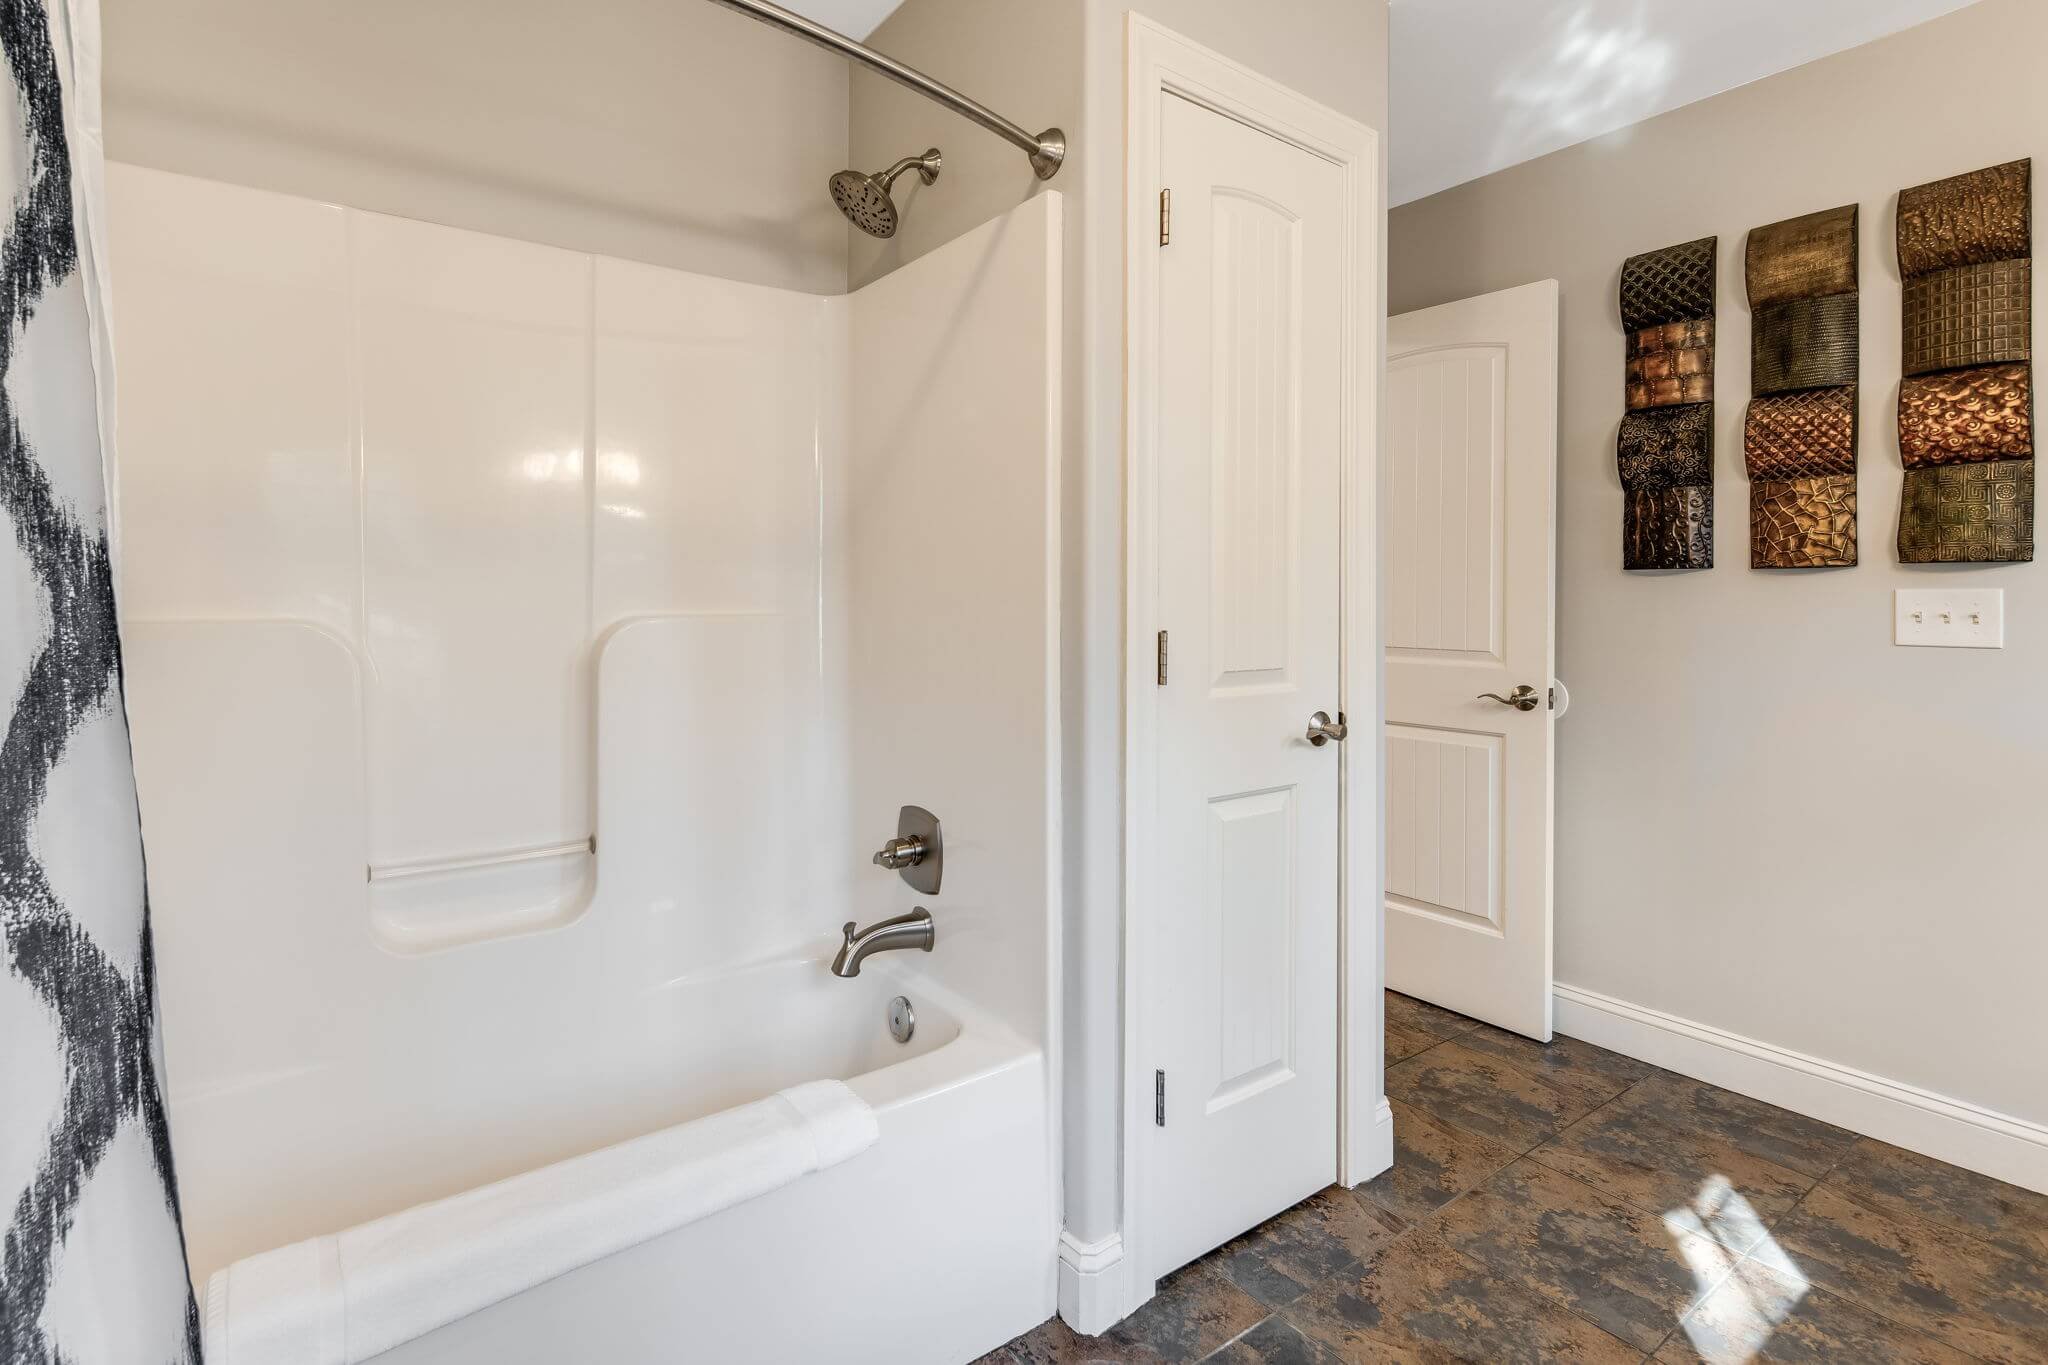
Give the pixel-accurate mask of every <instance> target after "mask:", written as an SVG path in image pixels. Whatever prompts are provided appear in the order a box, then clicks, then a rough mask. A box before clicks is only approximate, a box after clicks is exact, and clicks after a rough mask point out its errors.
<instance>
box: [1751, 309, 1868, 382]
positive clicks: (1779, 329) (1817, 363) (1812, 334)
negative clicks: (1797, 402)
mask: <svg viewBox="0 0 2048 1365" xmlns="http://www.w3.org/2000/svg"><path fill="white" fill-rule="evenodd" d="M1859 311H1860V310H1859V309H1858V307H1857V297H1856V295H1854V294H1833V295H1830V296H1829V297H1827V298H1824V299H1793V300H1792V301H1790V302H1788V303H1774V304H1771V305H1769V306H1768V307H1764V308H1759V309H1757V310H1755V312H1753V313H1752V314H1751V315H1750V343H1749V344H1750V351H1749V389H1750V392H1751V393H1785V392H1787V391H1788V390H1791V389H1822V388H1830V387H1833V386H1835V385H1838V384H1854V383H1855V382H1856V369H1857V359H1856V353H1857V324H1858V316H1857V315H1858V312H1859Z"/></svg>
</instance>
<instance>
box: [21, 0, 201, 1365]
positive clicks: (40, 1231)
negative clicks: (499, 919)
mask: <svg viewBox="0 0 2048 1365" xmlns="http://www.w3.org/2000/svg"><path fill="white" fill-rule="evenodd" d="M98 30H99V19H98V13H97V8H96V2H95V0H0V47H4V49H5V57H6V68H7V71H6V82H5V83H6V85H7V87H8V91H9V93H11V94H12V96H13V98H12V99H11V100H0V186H4V187H5V193H6V194H7V196H8V205H7V213H6V216H5V218H4V219H0V311H4V316H0V526H4V528H5V530H6V532H7V534H5V535H4V536H0V717H4V718H5V726H6V728H5V732H4V734H0V1200H4V1201H5V1203H4V1204H0V1227H4V1233H0V1363H4V1365H55V1363H56V1362H58V1361H63V1362H66V1365H97V1362H107V1363H108V1365H116V1363H117V1362H118V1363H119V1365H128V1363H129V1362H134V1365H144V1363H145V1362H146V1363H147V1365H160V1363H161V1362H196V1361H197V1360H198V1359H199V1321H198V1311H197V1306H196V1305H195V1303H194V1301H193V1297H192V1290H191V1284H190V1281H189V1279H188V1278H187V1273H186V1267H185V1249H184V1238H183V1234H182V1233H181V1232H180V1230H179V1223H178V1194H177V1184H176V1181H175V1180H174V1179H173V1178H172V1170H171V1149H170V1130H169V1126H168V1124H167V1122H166V1119H165V1114H164V1101H163V1079H162V1048H161V1044H160V1042H159V1040H158V1037H157V1021H156V988H155V976H154V964H153V962H152V956H151V948H150V937H149V912H148V905H147V902H146V899H145V895H144V890H143V869H142V835H141V829H140V826H139V823H138V818H137V814H136V805H135V775H134V771H133V769H132V767H131V766H130V763H129V752H128V724H127V717H126V713H125V711H124V709H123V702H122V693H121V646H120V640H119V637H118V635H117V634H116V630H115V618H114V575H113V566H112V559H111V547H110V543H109V536H108V516H107V497H106V491H105V490H106V487H107V479H106V467H107V458H106V450H105V441H104V437H105V434H106V433H108V432H110V431H111V430H112V427H111V424H110V422H109V421H108V420H107V418H108V416H109V414H110V413H111V411H112V405H111V403H110V401H109V389H110V385H109V382H108V381H109V379H110V370H109V366H108V361H109V359H110V349H111V348H110V346H109V344H108V330H107V314H106V292H105V280H106V277H105V271H104V263H105V259H106V254H105V251H104V249H103V244H104V240H105V236H104V222H103V214H104V198H103V196H102V195H101V193H100V186H101V178H102V177H101V170H102V165H103V157H102V155H101V148H100V137H99V89H98V87H99V31H98Z"/></svg>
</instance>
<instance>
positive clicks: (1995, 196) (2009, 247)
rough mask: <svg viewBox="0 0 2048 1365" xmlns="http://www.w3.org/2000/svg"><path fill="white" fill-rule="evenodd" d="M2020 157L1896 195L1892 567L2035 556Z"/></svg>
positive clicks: (2027, 190)
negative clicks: (1895, 552) (1898, 476)
mask: <svg viewBox="0 0 2048 1365" xmlns="http://www.w3.org/2000/svg"><path fill="white" fill-rule="evenodd" d="M2033 180H2034V164H2033V162H2032V161H2013V162H2008V163H2007V164H2005V165H2003V166H1993V167H1990V168H1989V169H1987V170H1982V171H1972V172H1970V173H1969V174H1967V175H1959V176H1955V177H1953V178H1951V179H1948V180H1938V181H1936V182H1934V183H1933V184H1931V185H1921V186H1918V187H1916V188H1914V189H1910V190H1906V191H1904V192H1903V193H1901V194H1900V195H1899V227H1898V249H1899V274H1900V275H1901V277H1903V280H1904V313H1903V317H1902V319H1901V322H1902V324H1903V334H1902V336H1901V342H1902V348H1901V354H1902V365H1903V368H1904V370H1905V382H1904V383H1903V384H1901V385H1900V387H1899V458H1900V460H1901V461H1902V462H1903V463H1904V464H1905V466H1906V484H1905V490H1904V494H1903V496H1902V497H1901V498H1900V501H1899V559H1900V560H1901V561H1902V562H1904V563H1907V564H1962V563H1983V562H1994V561H2020V562H2025V561H2031V560H2032V559H2033V557H2034V461H2033V454H2034V378H2033V368H2032V361H2033V324H2034V318H2033V253H2034V241H2033Z"/></svg>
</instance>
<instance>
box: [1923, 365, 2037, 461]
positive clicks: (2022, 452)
mask: <svg viewBox="0 0 2048 1365" xmlns="http://www.w3.org/2000/svg"><path fill="white" fill-rule="evenodd" d="M2033 455H2034V381H2033V372H2032V370H2031V369H2030V368H2029V367H2028V366H2026V365H1985V366H1980V367H1979V368H1977V369H1974V370H1946V371H1943V372H1942V373H1940V374H1928V375H1916V376H1915V377H1913V378H1911V379H1908V380H1907V381H1906V382H1905V383H1903V384H1901V385H1900V386H1899V458H1900V459H1902V460H1904V461H1905V463H1906V468H1908V469H1918V468H1919V467H1920V466H1922V465H1930V464H1960V463H1965V462H1967V461H1971V460H2027V459H2032V458H2033Z"/></svg>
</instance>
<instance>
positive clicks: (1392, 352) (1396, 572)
mask: <svg viewBox="0 0 2048 1365" xmlns="http://www.w3.org/2000/svg"><path fill="white" fill-rule="evenodd" d="M1387 355H1388V362H1387V445H1386V451H1387V460H1388V463H1389V465H1390V466H1391V475H1392V490H1391V493H1390V494H1389V501H1388V503H1387V508H1386V516H1385V525H1386V547H1387V549H1386V554H1387V563H1386V578H1387V617H1386V622H1387V625H1386V639H1387V769H1386V771H1387V779H1386V780H1387V790H1386V811H1387V829H1386V886H1387V891H1386V896H1387V901H1386V905H1387V916H1386V921H1387V984H1388V985H1389V986H1391V987H1392V988H1393V989H1395V990H1397V991H1401V992H1403V993H1405V994H1408V995H1414V996H1419V997H1420V998H1422V999H1424V1000H1428V1001H1431V1002H1433V1003H1435V1004H1439V1005H1442V1006H1444V1007H1445V1008H1446V1009H1452V1010H1456V1011H1457V1012H1458V1013H1460V1014H1466V1015H1470V1016H1472V1017H1473V1018H1475V1019H1484V1020H1485V1021H1487V1022H1488V1023H1490V1024H1497V1025H1499V1026H1500V1027H1501V1028H1505V1029H1512V1030H1514V1031H1515V1032H1516V1033H1522V1034H1527V1035H1528V1036H1529V1037H1531V1038H1538V1039H1542V1040H1545V1041H1548V1040H1549V1038H1550V1015H1551V979H1550V971H1551V815H1552V811H1551V788H1552V771H1553V766H1552V724H1553V722H1554V720H1555V712H1554V711H1553V710H1552V707H1551V702H1552V700H1553V694H1552V688H1553V685H1554V680H1553V678H1552V676H1551V672H1552V669H1553V667H1554V665H1555V660H1556V640H1555V632H1554V629H1553V620H1554V617H1555V614H1556V590H1557V566H1556V558H1557V555H1556V539H1557V538H1556V531H1555V526H1556V520H1555V518H1556V488H1557V284H1556V282H1555V281H1545V282H1543V283H1541V284H1532V285H1525V286H1523V287H1522V288H1520V289H1510V290H1506V291H1504V292H1502V293H1498V294H1487V295H1484V296H1482V297H1479V298H1473V299H1465V300H1463V301H1461V302H1458V303H1449V304H1445V305H1444V306H1442V307H1441V308H1430V309H1425V310H1424V311H1422V312H1417V313H1407V314H1404V315H1402V316H1400V317H1397V318H1394V319H1392V320H1390V321H1389V323H1388V325H1387ZM1518 689H1521V690H1520V691H1519V692H1518Z"/></svg>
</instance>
